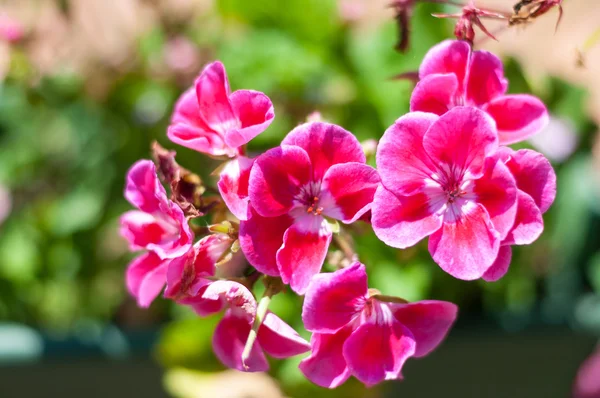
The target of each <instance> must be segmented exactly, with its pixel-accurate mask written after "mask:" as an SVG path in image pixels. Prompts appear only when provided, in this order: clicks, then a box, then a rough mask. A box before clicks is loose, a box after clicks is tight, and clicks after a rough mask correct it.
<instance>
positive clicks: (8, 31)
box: [0, 12, 25, 43]
mask: <svg viewBox="0 0 600 398" xmlns="http://www.w3.org/2000/svg"><path fill="white" fill-rule="evenodd" d="M24 36H25V28H24V27H23V25H22V24H21V23H20V22H19V21H18V20H16V19H14V18H11V17H9V16H8V15H6V14H4V13H1V12H0V39H2V40H4V41H7V42H9V43H15V42H18V41H19V40H21V39H22V38H23V37H24Z"/></svg>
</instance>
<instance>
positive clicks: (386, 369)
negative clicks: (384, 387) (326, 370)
mask: <svg viewBox="0 0 600 398" xmlns="http://www.w3.org/2000/svg"><path fill="white" fill-rule="evenodd" d="M415 348H416V343H415V340H414V337H413V336H412V334H411V333H410V331H409V330H408V329H407V328H405V327H404V326H402V324H400V323H399V322H398V321H396V320H392V322H391V324H377V323H364V324H362V325H360V326H359V327H358V328H357V329H356V330H355V331H354V332H352V334H351V335H350V337H348V339H347V340H346V343H345V344H344V348H343V353H344V358H345V359H346V363H347V364H348V368H350V371H351V372H352V374H353V375H354V377H356V378H357V379H358V380H359V381H361V382H362V383H364V384H365V385H367V386H372V385H375V384H377V383H379V382H382V381H383V380H393V379H400V378H402V374H401V371H402V366H403V365H404V362H406V360H407V359H408V358H409V357H411V356H413V355H414V353H415Z"/></svg>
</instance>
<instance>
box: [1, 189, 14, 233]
mask: <svg viewBox="0 0 600 398" xmlns="http://www.w3.org/2000/svg"><path fill="white" fill-rule="evenodd" d="M11 208H12V199H11V196H10V192H9V191H8V190H7V189H6V188H5V187H3V186H2V185H0V224H2V222H3V221H4V220H5V219H6V217H8V215H9V214H10V210H11Z"/></svg>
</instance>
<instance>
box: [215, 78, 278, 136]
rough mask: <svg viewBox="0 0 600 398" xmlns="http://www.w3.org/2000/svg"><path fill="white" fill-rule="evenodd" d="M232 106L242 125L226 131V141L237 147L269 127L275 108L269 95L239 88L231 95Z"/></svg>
mask: <svg viewBox="0 0 600 398" xmlns="http://www.w3.org/2000/svg"><path fill="white" fill-rule="evenodd" d="M229 100H230V101H231V106H232V107H233V111H234V113H235V114H236V115H237V118H238V120H239V122H240V127H239V128H237V129H231V130H229V131H227V132H226V133H225V143H226V144H227V145H229V146H230V147H233V148H237V147H239V146H242V145H246V144H247V143H248V142H250V140H251V139H252V138H254V137H256V136H257V135H259V134H260V133H262V132H263V131H265V130H266V129H267V127H269V125H270V124H271V122H272V121H273V118H274V117H275V110H274V109H273V104H272V103H271V100H270V99H269V97H267V96H266V95H265V94H263V93H261V92H259V91H253V90H238V91H235V92H233V93H232V94H231V95H230V96H229Z"/></svg>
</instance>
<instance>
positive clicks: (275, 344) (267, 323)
mask: <svg viewBox="0 0 600 398" xmlns="http://www.w3.org/2000/svg"><path fill="white" fill-rule="evenodd" d="M185 302H186V303H187V304H190V305H192V307H193V308H194V310H195V311H196V312H197V313H198V314H199V315H201V316H207V315H211V314H215V313H218V312H221V311H223V310H225V315H224V316H223V319H221V321H220V322H219V324H218V325H217V328H216V329H215V333H214V335H213V349H214V352H215V354H216V356H217V358H219V360H220V361H221V362H222V363H223V364H224V365H225V366H227V367H229V368H232V369H237V370H242V371H248V372H264V371H266V370H268V369H269V364H268V362H267V360H266V358H265V355H264V352H266V353H267V354H269V355H271V356H272V357H275V358H287V357H290V356H294V355H298V354H302V353H305V352H307V351H308V350H309V349H310V345H309V344H308V342H307V341H306V340H304V339H303V338H302V337H300V335H298V333H296V331H295V330H294V329H292V328H291V327H290V326H289V325H288V324H287V323H285V322H284V321H282V320H281V319H280V318H279V317H278V316H277V315H275V314H273V313H272V312H267V314H266V316H265V318H264V320H263V322H262V324H261V326H260V327H259V329H258V335H257V341H256V342H254V344H253V346H252V351H251V352H250V356H249V357H248V359H247V360H246V361H245V362H243V361H242V352H243V351H244V346H245V345H246V340H247V339H248V335H249V333H250V329H251V327H252V323H253V322H254V317H255V314H256V307H257V305H256V300H255V299H254V296H252V293H250V291H249V290H248V289H247V288H246V287H245V286H244V285H242V284H240V283H237V282H233V281H216V282H208V281H206V283H205V285H204V286H203V287H202V289H201V290H200V292H199V294H198V296H197V297H194V298H190V299H187V300H186V301H185ZM263 350H264V352H263Z"/></svg>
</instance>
